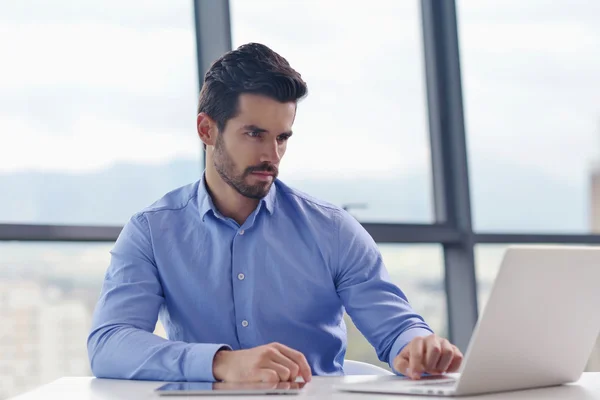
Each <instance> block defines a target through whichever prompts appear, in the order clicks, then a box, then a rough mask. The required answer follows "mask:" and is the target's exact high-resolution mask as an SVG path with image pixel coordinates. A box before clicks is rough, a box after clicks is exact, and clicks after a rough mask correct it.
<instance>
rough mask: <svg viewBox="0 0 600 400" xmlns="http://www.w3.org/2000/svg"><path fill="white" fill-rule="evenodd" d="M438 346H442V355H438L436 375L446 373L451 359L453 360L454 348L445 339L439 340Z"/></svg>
mask: <svg viewBox="0 0 600 400" xmlns="http://www.w3.org/2000/svg"><path fill="white" fill-rule="evenodd" d="M440 344H441V346H442V354H441V355H440V360H439V361H438V363H437V365H436V366H435V371H436V373H438V374H441V373H444V372H446V370H447V369H448V367H449V366H450V363H451V362H452V359H453V358H454V346H452V345H451V344H450V342H449V341H448V340H446V339H442V340H440Z"/></svg>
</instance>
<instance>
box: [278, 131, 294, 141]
mask: <svg viewBox="0 0 600 400" xmlns="http://www.w3.org/2000/svg"><path fill="white" fill-rule="evenodd" d="M291 136H292V135H288V134H287V133H286V134H282V135H279V136H277V141H278V142H280V143H282V142H286V141H287V140H288V139H289V138H290V137H291Z"/></svg>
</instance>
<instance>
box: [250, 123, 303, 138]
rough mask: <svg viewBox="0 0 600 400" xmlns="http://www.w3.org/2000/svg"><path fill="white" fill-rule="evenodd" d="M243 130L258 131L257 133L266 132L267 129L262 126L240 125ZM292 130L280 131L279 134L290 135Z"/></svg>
mask: <svg viewBox="0 0 600 400" xmlns="http://www.w3.org/2000/svg"><path fill="white" fill-rule="evenodd" d="M242 130H243V131H251V132H258V133H268V132H269V131H268V130H267V129H264V128H260V127H258V126H256V125H244V126H243V127H242ZM292 134H293V132H292V131H287V132H281V133H280V135H289V136H292Z"/></svg>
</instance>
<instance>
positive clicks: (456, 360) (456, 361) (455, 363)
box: [446, 345, 463, 372]
mask: <svg viewBox="0 0 600 400" xmlns="http://www.w3.org/2000/svg"><path fill="white" fill-rule="evenodd" d="M452 348H453V350H454V352H453V357H452V361H451V362H450V365H449V366H448V368H447V369H446V372H456V371H458V370H459V369H460V366H461V364H462V361H463V354H462V353H461V352H460V350H459V349H458V347H456V346H454V345H453V346H452Z"/></svg>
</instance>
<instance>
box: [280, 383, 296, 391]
mask: <svg viewBox="0 0 600 400" xmlns="http://www.w3.org/2000/svg"><path fill="white" fill-rule="evenodd" d="M292 385H294V383H293V382H279V383H278V384H277V388H276V389H283V390H287V389H291V388H292Z"/></svg>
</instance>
